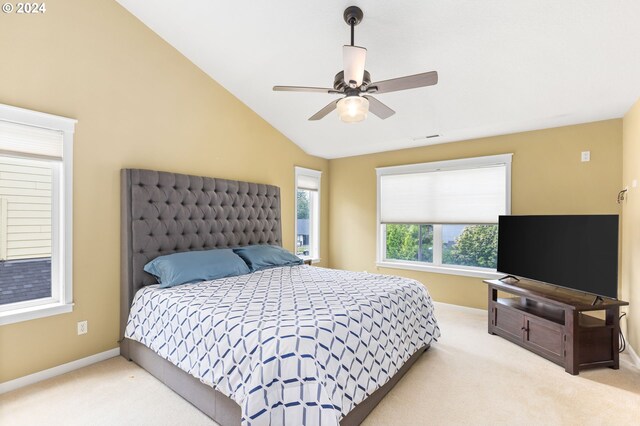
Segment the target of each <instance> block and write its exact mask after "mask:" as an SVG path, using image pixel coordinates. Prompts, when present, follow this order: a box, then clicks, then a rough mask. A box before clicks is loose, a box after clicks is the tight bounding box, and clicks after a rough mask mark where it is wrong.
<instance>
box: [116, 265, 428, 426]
mask: <svg viewBox="0 0 640 426" xmlns="http://www.w3.org/2000/svg"><path fill="white" fill-rule="evenodd" d="M125 335H126V337H128V338H130V339H133V340H136V341H138V342H140V343H142V344H144V345H145V346H147V347H149V348H151V349H152V350H154V351H155V352H157V353H158V354H159V355H160V356H161V357H163V358H165V359H167V360H168V361H170V362H172V363H173V364H175V365H177V366H178V367H180V368H181V369H182V370H184V371H186V372H187V373H189V374H191V375H192V376H194V377H196V378H198V379H200V380H201V381H202V382H203V383H205V384H207V385H209V386H212V387H213V388H215V389H217V390H218V391H220V392H222V393H223V394H225V395H227V396H229V397H230V398H231V399H233V400H234V401H236V402H237V403H238V404H239V405H240V407H241V410H242V423H243V425H269V424H271V425H285V424H287V425H290V424H295V425H320V424H322V425H337V424H338V422H339V421H340V419H341V418H342V417H344V416H345V415H346V414H347V413H349V411H351V410H352V409H353V408H354V407H355V405H356V404H358V403H360V402H361V401H363V400H364V399H365V398H366V397H367V396H369V395H370V394H371V393H373V392H374V391H375V390H376V389H378V388H380V387H381V386H382V385H384V384H385V383H386V382H387V381H388V380H389V378H391V377H392V376H393V375H394V374H395V373H396V371H398V370H399V369H400V367H402V365H403V364H404V362H405V361H406V360H407V359H409V357H410V356H411V355H413V354H414V353H415V352H416V351H417V350H418V349H419V348H421V347H422V346H424V345H426V344H430V343H431V342H432V341H433V340H437V338H438V337H439V336H440V330H439V328H438V324H437V322H436V319H435V318H434V316H433V305H432V303H431V298H430V296H429V294H428V293H427V290H426V289H425V287H424V286H423V285H422V284H420V283H419V282H417V281H414V280H410V279H406V278H400V277H394V276H386V275H375V274H367V273H360V272H348V271H340V270H332V269H325V268H318V267H312V266H294V267H281V268H274V269H267V270H263V271H259V272H254V273H251V274H247V275H241V276H237V277H232V278H222V279H218V280H213V281H205V282H201V283H197V284H187V285H183V286H178V287H174V288H167V289H159V288H158V287H157V285H154V286H148V287H145V288H143V289H141V290H140V291H138V293H137V294H136V296H135V299H134V302H133V306H132V308H131V313H130V315H129V321H128V324H127V328H126V334H125Z"/></svg>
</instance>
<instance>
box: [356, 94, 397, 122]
mask: <svg viewBox="0 0 640 426" xmlns="http://www.w3.org/2000/svg"><path fill="white" fill-rule="evenodd" d="M363 98H367V100H368V101H369V112H372V113H373V114H375V115H377V116H378V117H380V118H381V119H382V120H384V119H386V118H389V117H391V116H392V115H393V114H395V113H396V112H395V111H394V110H392V109H391V108H389V107H388V106H386V105H385V104H383V103H382V102H380V101H379V100H377V99H376V98H374V97H373V96H363Z"/></svg>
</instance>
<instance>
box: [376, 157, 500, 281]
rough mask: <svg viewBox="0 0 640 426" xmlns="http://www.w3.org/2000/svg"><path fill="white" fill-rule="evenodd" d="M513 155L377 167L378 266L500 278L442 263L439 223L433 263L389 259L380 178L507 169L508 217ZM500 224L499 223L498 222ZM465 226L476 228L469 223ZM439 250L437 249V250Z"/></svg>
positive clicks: (486, 270)
mask: <svg viewBox="0 0 640 426" xmlns="http://www.w3.org/2000/svg"><path fill="white" fill-rule="evenodd" d="M512 157H513V154H511V153H509V154H499V155H490V156H484V157H473V158H462V159H454V160H444V161H434V162H428V163H418V164H407V165H402V166H390V167H377V168H376V246H377V247H376V266H378V267H382V268H392V269H406V270H413V271H422V272H435V273H440V274H450V275H461V276H467V277H476V278H485V279H487V278H490V279H495V278H500V277H501V276H502V274H499V273H498V272H497V271H496V270H495V269H490V268H481V267H476V266H463V265H447V264H443V263H441V262H442V256H441V255H442V225H443V224H440V223H430V224H428V225H433V227H434V229H433V261H434V262H433V263H427V262H419V261H410V260H393V259H387V258H386V252H387V247H386V225H385V224H384V223H381V222H380V209H381V199H380V178H381V177H382V176H385V175H395V174H411V173H427V172H433V171H447V170H464V169H471V168H477V167H488V166H494V165H504V166H505V175H506V176H505V184H506V188H505V189H506V197H505V198H506V199H505V214H507V215H509V214H511V161H512ZM496 224H497V220H496ZM464 225H476V224H474V223H468V224H464ZM436 247H438V249H437V250H436ZM436 251H438V252H439V253H440V256H439V260H440V263H435V261H436V260H437V259H438V258H437V257H436Z"/></svg>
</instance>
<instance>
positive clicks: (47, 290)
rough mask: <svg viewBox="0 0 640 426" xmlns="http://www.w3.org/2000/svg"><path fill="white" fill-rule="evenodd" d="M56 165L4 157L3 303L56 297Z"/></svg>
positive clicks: (0, 182) (0, 225) (0, 208)
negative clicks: (53, 211) (53, 250)
mask: <svg viewBox="0 0 640 426" xmlns="http://www.w3.org/2000/svg"><path fill="white" fill-rule="evenodd" d="M52 179H53V167H52V164H51V163H50V162H48V161H46V160H38V159H33V160H31V159H24V158H12V157H7V156H0V304H6V303H15V302H20V301H25V300H32V299H39V298H43V297H48V296H50V295H51V187H52V185H51V184H52Z"/></svg>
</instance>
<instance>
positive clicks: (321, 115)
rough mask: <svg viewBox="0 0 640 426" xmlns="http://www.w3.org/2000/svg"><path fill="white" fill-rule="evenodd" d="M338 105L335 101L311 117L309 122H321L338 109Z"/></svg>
mask: <svg viewBox="0 0 640 426" xmlns="http://www.w3.org/2000/svg"><path fill="white" fill-rule="evenodd" d="M336 105H338V101H333V102H331V103H329V104H328V105H327V106H326V107H324V108H322V109H321V110H320V111H318V112H316V113H315V114H313V115H312V116H311V117H309V121H316V120H320V119H321V118H324V116H325V115H327V114H329V113H330V112H331V111H333V110H334V109H336Z"/></svg>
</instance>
